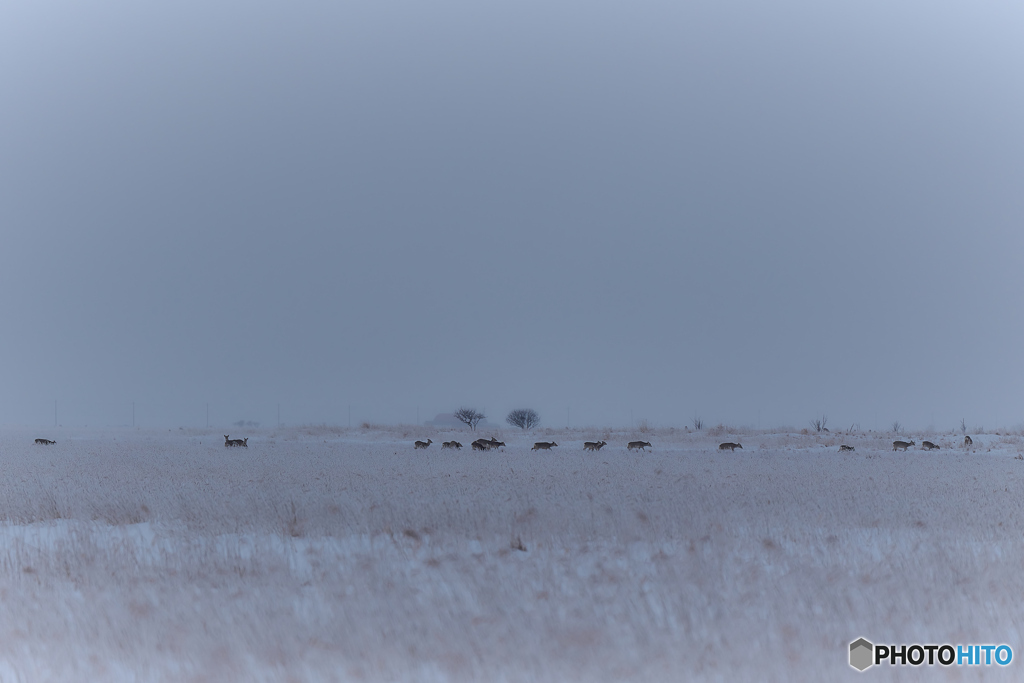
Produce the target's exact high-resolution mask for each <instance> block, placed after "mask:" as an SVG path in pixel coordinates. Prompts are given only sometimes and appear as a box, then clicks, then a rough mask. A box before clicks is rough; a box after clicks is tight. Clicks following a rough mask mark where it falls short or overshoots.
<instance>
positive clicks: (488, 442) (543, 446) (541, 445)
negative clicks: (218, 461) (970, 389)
mask: <svg viewBox="0 0 1024 683" xmlns="http://www.w3.org/2000/svg"><path fill="white" fill-rule="evenodd" d="M224 438H225V439H226V438H227V437H224ZM42 441H45V440H40V439H36V443H40V442H42ZM50 443H53V442H52V441H51V442H50ZM432 443H434V442H433V441H431V440H430V439H427V440H426V441H417V442H416V443H415V444H413V447H414V448H416V449H420V448H428V447H429V446H430V444H432ZM973 444H974V441H973V440H972V439H971V437H969V436H964V448H970V447H971V446H972V445H973ZM225 445H228V444H225ZM232 445H236V446H241V445H245V444H243V443H237V444H232ZM472 445H473V450H474V451H489V450H493V449H497V448H502V447H503V446H504V445H505V442H504V441H498V440H497V439H495V438H494V437H493V436H492V437H491V438H490V439H477V440H476V441H474V442H473V444H472ZM557 445H558V444H557V443H555V442H554V441H537V442H536V443H534V444H533V448H531V449H530V450H531V451H550V450H551V449H552V448H554V447H556V446H557ZM607 445H608V442H607V441H584V442H583V450H585V451H599V450H601V449H602V448H604V447H605V446H607ZM916 445H917V443H916V442H914V441H899V440H897V441H893V442H892V449H893V450H894V451H897V450H899V451H906V450H907V449H908V448H910V447H911V446H916ZM446 448H450V449H453V450H459V449H461V448H462V444H461V443H459V442H458V441H445V442H444V443H442V444H441V449H442V450H444V449H446ZM648 448H654V446H652V445H651V443H650V442H649V441H630V442H629V443H628V444H626V450H627V451H633V450H641V451H646V449H648ZM737 448H739V449H740V450H743V445H742V444H738V443H733V442H731V441H726V442H725V443H722V444H719V445H718V450H720V451H729V452H730V453H731V452H733V451H735V450H736V449H737ZM921 448H922V449H923V450H926V451H934V450H938V449H939V448H940V446H939V445H938V444H935V443H932V442H931V441H922V442H921ZM855 450H857V449H856V448H854V447H853V446H848V445H846V444H842V445H840V446H839V451H840V452H841V453H847V452H852V451H855Z"/></svg>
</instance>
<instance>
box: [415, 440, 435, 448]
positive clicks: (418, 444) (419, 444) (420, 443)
mask: <svg viewBox="0 0 1024 683" xmlns="http://www.w3.org/2000/svg"><path fill="white" fill-rule="evenodd" d="M432 443H434V442H433V441H431V440H430V439H427V440H426V441H417V442H416V444H415V446H414V448H427V447H429V446H430V444H432Z"/></svg>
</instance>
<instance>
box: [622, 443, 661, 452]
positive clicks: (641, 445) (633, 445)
mask: <svg viewBox="0 0 1024 683" xmlns="http://www.w3.org/2000/svg"><path fill="white" fill-rule="evenodd" d="M634 448H639V449H640V450H642V451H645V450H646V449H648V448H654V446H652V445H651V444H650V442H649V441H630V442H629V445H628V446H626V450H627V451H631V450H633V449H634Z"/></svg>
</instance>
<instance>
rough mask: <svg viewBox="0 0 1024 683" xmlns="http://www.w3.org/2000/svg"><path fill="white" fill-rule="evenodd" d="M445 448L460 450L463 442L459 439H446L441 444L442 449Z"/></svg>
mask: <svg viewBox="0 0 1024 683" xmlns="http://www.w3.org/2000/svg"><path fill="white" fill-rule="evenodd" d="M445 448H454V449H455V450H459V449H460V448H462V444H461V443H459V442H458V441H445V442H444V443H443V444H441V450H444V449H445Z"/></svg>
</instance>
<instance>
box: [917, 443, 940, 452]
mask: <svg viewBox="0 0 1024 683" xmlns="http://www.w3.org/2000/svg"><path fill="white" fill-rule="evenodd" d="M921 448H923V449H925V450H926V451H937V450H939V446H938V445H937V444H933V443H932V442H931V441H922V442H921Z"/></svg>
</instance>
